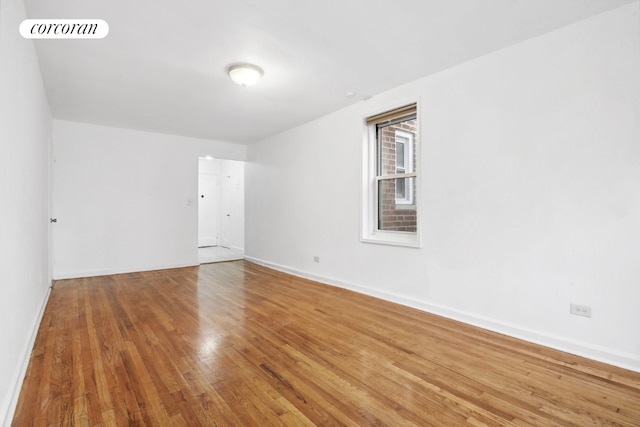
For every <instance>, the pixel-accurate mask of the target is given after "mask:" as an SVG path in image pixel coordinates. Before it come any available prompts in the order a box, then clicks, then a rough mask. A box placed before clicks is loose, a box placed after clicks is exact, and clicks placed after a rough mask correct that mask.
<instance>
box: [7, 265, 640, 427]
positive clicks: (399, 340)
mask: <svg viewBox="0 0 640 427" xmlns="http://www.w3.org/2000/svg"><path fill="white" fill-rule="evenodd" d="M13 425H15V426H32V425H34V426H59V425H61V426H67V425H76V426H125V425H157V426H190V427H191V426H260V427H263V426H281V425H282V426H309V425H320V426H332V425H338V426H342V425H346V426H354V425H376V426H381V425H387V426H427V425H433V426H458V425H465V426H466V425H471V426H482V425H488V426H523V425H539V426H540V425H542V426H581V427H582V426H589V425H621V426H640V374H639V373H634V372H631V371H626V370H623V369H619V368H616V367H612V366H608V365H604V364H601V363H597V362H594V361H590V360H587V359H583V358H580V357H576V356H572V355H568V354H565V353H562V352H558V351H554V350H551V349H548V348H544V347H540V346H537V345H534V344H530V343H527V342H523V341H518V340H516V339H513V338H509V337H506V336H503V335H499V334H495V333H492V332H488V331H486V330H482V329H478V328H475V327H472V326H468V325H465V324H462V323H458V322H455V321H451V320H447V319H444V318H441V317H438V316H434V315H431V314H427V313H424V312H421V311H418V310H414V309H410V308H407V307H403V306H399V305H396V304H393V303H389V302H385V301H381V300H378V299H375V298H371V297H367V296H363V295H360V294H356V293H353V292H350V291H346V290H343V289H338V288H333V287H330V286H326V285H321V284H318V283H315V282H311V281H308V280H304V279H300V278H297V277H293V276H289V275H286V274H282V273H279V272H275V271H273V270H269V269H266V268H264V267H261V266H258V265H255V264H251V263H249V262H246V261H236V262H229V263H222V264H207V265H201V266H200V267H194V268H183V269H175V270H163V271H156V272H146V273H135V274H125V275H114V276H105V277H94V278H87V279H73V280H63V281H57V282H56V283H55V286H54V289H53V291H52V293H51V296H50V300H49V304H48V306H47V308H46V311H45V314H44V318H43V321H42V324H41V326H40V330H39V334H38V337H37V340H36V344H35V347H34V350H33V354H32V357H31V362H30V365H29V368H28V372H27V377H26V379H25V382H24V386H23V389H22V393H21V395H20V400H19V402H18V407H17V411H16V414H15V418H14V424H13Z"/></svg>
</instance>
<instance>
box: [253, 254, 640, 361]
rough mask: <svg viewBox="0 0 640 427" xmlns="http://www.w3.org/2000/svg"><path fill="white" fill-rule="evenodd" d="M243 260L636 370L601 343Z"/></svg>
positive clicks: (633, 358)
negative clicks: (576, 339)
mask: <svg viewBox="0 0 640 427" xmlns="http://www.w3.org/2000/svg"><path fill="white" fill-rule="evenodd" d="M245 259H246V260H247V261H250V262H253V263H255V264H259V265H262V266H265V267H268V268H272V269H274V270H278V271H282V272H284V273H288V274H292V275H294V276H298V277H302V278H305V279H310V280H313V281H316V282H320V283H324V284H327V285H331V286H336V287H339V288H343V289H348V290H351V291H354V292H358V293H361V294H365V295H369V296H373V297H376V298H380V299H383V300H386V301H391V302H395V303H397V304H401V305H404V306H407V307H411V308H416V309H418V310H421V311H425V312H428V313H432V314H436V315H439V316H443V317H446V318H449V319H453V320H457V321H460V322H464V323H467V324H469V325H473V326H477V327H479V328H483V329H487V330H490V331H493V332H497V333H500V334H504V335H508V336H510V337H514V338H518V339H521V340H525V341H528V342H531V343H534V344H539V345H542V346H545V347H550V348H553V349H556V350H560V351H564V352H566V353H570V354H574V355H577V356H582V357H586V358H588V359H592V360H596V361H598V362H603V363H607V364H609V365H613V366H617V367H620V368H624V369H629V370H632V371H635V372H640V357H639V356H638V355H635V354H629V353H624V352H619V351H615V350H611V349H609V348H604V347H601V346H597V345H593V344H589V343H584V342H579V341H575V340H572V339H569V338H565V337H561V336H557V335H553V334H549V333H545V332H542V331H536V330H532V329H529V328H524V327H521V326H518V325H513V324H510V323H507V322H503V321H500V320H497V319H491V318H488V317H485V316H478V315H476V314H473V313H468V312H464V311H461V310H457V309H454V308H449V307H445V306H441V305H438V304H432V303H429V302H426V301H420V300H416V299H414V298H409V297H406V296H402V295H398V294H394V293H391V292H385V291H380V290H378V289H373V288H368V287H366V286H361V285H357V284H354V283H349V282H345V281H342V280H338V279H334V278H331V277H325V276H321V275H317V274H313V273H309V272H307V271H303V270H298V269H295V268H292V267H287V266H284V265H280V264H276V263H273V262H270V261H266V260H263V259H259V258H254V257H251V256H247V255H245Z"/></svg>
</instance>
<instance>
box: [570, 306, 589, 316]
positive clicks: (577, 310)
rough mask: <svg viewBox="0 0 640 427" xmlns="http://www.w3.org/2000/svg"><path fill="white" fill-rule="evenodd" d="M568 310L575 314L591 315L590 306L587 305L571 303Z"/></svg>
mask: <svg viewBox="0 0 640 427" xmlns="http://www.w3.org/2000/svg"><path fill="white" fill-rule="evenodd" d="M569 312H570V313H571V314H575V315H576V316H584V317H591V307H589V306H588V305H580V304H571V307H570V309H569Z"/></svg>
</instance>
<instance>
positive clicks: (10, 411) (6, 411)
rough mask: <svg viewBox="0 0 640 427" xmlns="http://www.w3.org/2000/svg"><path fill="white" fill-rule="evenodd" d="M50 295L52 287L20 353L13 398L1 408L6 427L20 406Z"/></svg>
mask: <svg viewBox="0 0 640 427" xmlns="http://www.w3.org/2000/svg"><path fill="white" fill-rule="evenodd" d="M49 295H51V287H47V290H46V292H45V295H44V298H43V299H42V302H41V304H40V310H39V311H38V314H37V316H36V318H35V320H34V322H33V324H32V325H31V335H30V336H29V341H27V343H26V345H25V346H24V347H23V348H22V352H21V353H20V354H21V356H22V361H21V362H20V368H19V369H18V370H17V371H16V373H15V374H14V376H13V378H12V381H11V383H10V384H12V385H13V387H10V388H9V391H10V392H11V396H10V398H9V399H7V400H6V401H5V402H4V404H3V407H2V408H0V414H2V418H3V420H2V425H3V426H5V427H9V426H11V422H12V421H13V416H14V414H15V412H16V407H17V406H18V398H19V397H20V391H21V390H22V383H23V382H24V379H25V375H26V374H27V368H28V367H29V361H30V360H31V352H32V351H33V346H34V345H35V342H36V337H37V336H38V329H39V328H40V323H41V322H42V316H44V309H45V308H46V307H47V302H48V301H49Z"/></svg>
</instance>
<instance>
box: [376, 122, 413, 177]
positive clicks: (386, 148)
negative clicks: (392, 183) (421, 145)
mask: <svg viewBox="0 0 640 427" xmlns="http://www.w3.org/2000/svg"><path fill="white" fill-rule="evenodd" d="M416 126H417V123H416V119H415V118H411V119H408V120H403V121H399V122H396V123H392V124H379V125H377V132H376V136H377V144H376V146H377V151H378V153H377V154H378V155H377V159H378V167H377V174H378V176H388V175H396V174H402V173H408V172H414V171H415V170H416V157H415V149H414V145H415V135H416V130H417V128H416Z"/></svg>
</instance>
